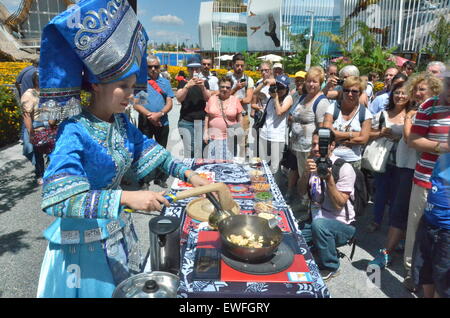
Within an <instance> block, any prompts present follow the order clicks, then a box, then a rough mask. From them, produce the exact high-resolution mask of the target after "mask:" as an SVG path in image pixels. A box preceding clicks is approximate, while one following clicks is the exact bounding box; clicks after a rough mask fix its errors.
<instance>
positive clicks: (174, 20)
mask: <svg viewBox="0 0 450 318" xmlns="http://www.w3.org/2000/svg"><path fill="white" fill-rule="evenodd" d="M152 22H155V23H161V24H170V25H183V24H184V21H183V20H182V19H180V18H179V17H177V16H174V15H170V14H168V15H157V16H154V17H153V18H152Z"/></svg>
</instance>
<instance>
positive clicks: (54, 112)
mask: <svg viewBox="0 0 450 318" xmlns="http://www.w3.org/2000/svg"><path fill="white" fill-rule="evenodd" d="M147 40H148V37H147V34H146V32H145V30H144V28H143V26H142V25H141V23H140V22H139V21H138V19H137V16H136V14H135V12H134V11H133V9H132V8H131V6H130V4H129V3H128V2H127V1H126V0H82V1H80V2H79V3H78V4H76V5H74V6H72V7H71V8H69V9H68V10H66V11H64V12H63V13H61V14H60V15H58V16H56V17H55V18H53V19H52V20H51V21H50V22H49V23H48V24H47V26H46V27H45V28H44V30H43V33H42V40H41V57H40V63H39V75H40V77H39V81H40V92H41V93H40V105H39V106H40V107H41V108H42V115H41V116H43V118H42V119H64V118H67V117H70V116H73V115H76V114H78V113H80V112H81V103H80V91H81V87H82V82H83V80H85V81H87V82H89V83H111V82H115V81H119V80H122V79H125V78H127V77H129V76H131V75H133V74H135V75H136V76H137V81H136V92H135V93H137V92H138V91H140V90H146V87H147V85H146V80H147V63H146V57H147V52H146V50H147Z"/></svg>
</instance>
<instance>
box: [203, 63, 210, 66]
mask: <svg viewBox="0 0 450 318" xmlns="http://www.w3.org/2000/svg"><path fill="white" fill-rule="evenodd" d="M202 65H203V66H210V65H211V63H202Z"/></svg>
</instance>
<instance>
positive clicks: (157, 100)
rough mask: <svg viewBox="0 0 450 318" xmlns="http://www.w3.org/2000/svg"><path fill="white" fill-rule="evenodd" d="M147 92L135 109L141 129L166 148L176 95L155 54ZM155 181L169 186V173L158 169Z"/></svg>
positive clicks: (149, 66) (151, 57)
mask: <svg viewBox="0 0 450 318" xmlns="http://www.w3.org/2000/svg"><path fill="white" fill-rule="evenodd" d="M147 70H148V77H149V79H148V81H147V94H146V96H145V94H143V95H141V96H142V98H139V101H138V102H137V103H136V104H135V105H134V109H136V110H137V111H138V112H139V125H138V126H139V130H140V131H142V133H143V134H145V135H146V136H147V137H149V138H154V139H155V140H156V141H157V142H158V143H159V144H160V145H161V146H163V147H164V148H165V147H166V146H167V139H168V137H169V117H168V116H167V114H168V113H169V112H170V111H171V110H172V106H173V101H172V98H174V97H175V95H174V93H173V91H172V87H171V85H170V82H169V81H168V80H167V79H166V78H164V77H163V76H162V75H161V64H160V61H159V58H158V57H156V56H154V55H149V56H148V57H147ZM154 178H155V180H154V183H155V184H157V185H160V186H161V187H163V188H166V187H167V184H166V180H167V178H168V175H167V174H165V173H164V172H162V171H161V170H158V172H156V175H155V176H154Z"/></svg>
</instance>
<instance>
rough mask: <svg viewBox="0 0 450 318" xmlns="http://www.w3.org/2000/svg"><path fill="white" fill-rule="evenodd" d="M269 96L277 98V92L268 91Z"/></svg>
mask: <svg viewBox="0 0 450 318" xmlns="http://www.w3.org/2000/svg"><path fill="white" fill-rule="evenodd" d="M269 95H270V97H272V98H273V99H274V100H275V99H278V93H277V92H273V93H272V92H269Z"/></svg>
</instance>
